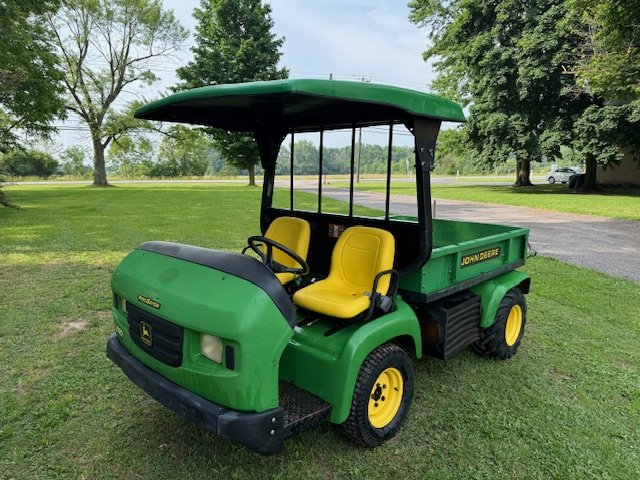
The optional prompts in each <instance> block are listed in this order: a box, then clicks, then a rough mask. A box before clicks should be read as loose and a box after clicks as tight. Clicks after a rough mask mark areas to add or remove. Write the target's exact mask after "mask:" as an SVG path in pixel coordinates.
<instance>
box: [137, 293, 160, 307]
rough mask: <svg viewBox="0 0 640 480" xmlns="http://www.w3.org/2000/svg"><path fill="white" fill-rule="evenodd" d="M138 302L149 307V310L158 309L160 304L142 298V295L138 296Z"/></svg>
mask: <svg viewBox="0 0 640 480" xmlns="http://www.w3.org/2000/svg"><path fill="white" fill-rule="evenodd" d="M138 301H139V302H141V303H144V304H145V305H149V306H150V307H151V308H155V309H156V310H157V309H158V308H160V304H159V303H158V302H156V301H155V300H151V299H150V298H147V297H143V296H142V295H138Z"/></svg>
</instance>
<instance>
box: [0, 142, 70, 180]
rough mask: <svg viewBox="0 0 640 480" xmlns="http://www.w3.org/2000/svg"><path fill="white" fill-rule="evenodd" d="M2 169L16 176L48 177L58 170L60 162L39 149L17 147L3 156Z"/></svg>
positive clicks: (0, 166) (0, 167)
mask: <svg viewBox="0 0 640 480" xmlns="http://www.w3.org/2000/svg"><path fill="white" fill-rule="evenodd" d="M1 162H2V164H1V165H0V169H2V170H4V171H5V172H6V173H7V175H9V176H14V177H30V176H34V177H42V178H48V177H50V176H51V175H53V174H54V173H56V171H57V170H58V162H57V160H55V159H54V158H53V157H52V156H51V155H49V154H48V153H46V152H41V151H39V150H24V149H16V150H13V151H10V152H9V153H7V154H5V155H3V156H2V160H1Z"/></svg>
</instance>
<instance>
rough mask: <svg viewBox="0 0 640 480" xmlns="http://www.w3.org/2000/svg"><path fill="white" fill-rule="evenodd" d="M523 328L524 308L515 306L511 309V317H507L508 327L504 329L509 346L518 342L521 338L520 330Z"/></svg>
mask: <svg viewBox="0 0 640 480" xmlns="http://www.w3.org/2000/svg"><path fill="white" fill-rule="evenodd" d="M521 328H522V307H521V306H520V305H517V304H516V305H514V306H513V307H511V311H510V312H509V316H508V317H507V325H506V327H505V329H504V339H505V341H506V342H507V345H508V346H510V347H511V346H512V345H513V344H514V343H516V340H518V337H519V336H520V329H521Z"/></svg>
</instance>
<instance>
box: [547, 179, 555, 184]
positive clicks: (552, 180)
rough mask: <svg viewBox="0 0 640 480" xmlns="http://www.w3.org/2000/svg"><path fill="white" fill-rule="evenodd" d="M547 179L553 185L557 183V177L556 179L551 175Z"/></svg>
mask: <svg viewBox="0 0 640 480" xmlns="http://www.w3.org/2000/svg"><path fill="white" fill-rule="evenodd" d="M547 181H548V182H549V183H550V184H551V185H553V184H554V183H556V179H555V178H553V177H549V178H548V179H547Z"/></svg>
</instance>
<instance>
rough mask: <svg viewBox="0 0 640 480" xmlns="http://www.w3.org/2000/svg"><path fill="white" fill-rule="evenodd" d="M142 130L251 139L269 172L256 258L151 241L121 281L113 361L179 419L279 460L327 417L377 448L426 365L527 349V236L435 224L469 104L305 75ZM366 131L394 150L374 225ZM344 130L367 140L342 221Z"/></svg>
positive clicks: (186, 109) (237, 87) (150, 109)
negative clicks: (164, 127)
mask: <svg viewBox="0 0 640 480" xmlns="http://www.w3.org/2000/svg"><path fill="white" fill-rule="evenodd" d="M136 117H137V118H141V119H147V120H157V121H165V122H183V123H189V124H196V125H203V126H207V127H215V128H220V129H225V130H228V131H231V132H246V133H248V134H250V135H251V136H253V138H255V141H256V143H257V146H258V149H259V152H260V160H261V166H262V168H263V170H264V180H263V186H262V202H261V209H260V226H261V231H260V232H256V235H255V236H251V237H250V238H248V239H247V247H246V248H245V250H244V251H243V252H229V251H222V250H215V249H210V248H203V247H199V246H191V245H182V244H176V243H169V242H162V241H152V242H147V243H143V244H142V245H139V246H138V247H136V248H135V249H134V250H133V251H132V252H131V253H129V254H128V255H127V256H126V257H125V258H124V259H123V260H122V262H121V263H120V264H119V266H118V267H117V269H116V270H115V272H114V274H113V279H112V283H111V287H112V290H113V318H114V322H115V333H114V334H113V335H111V336H110V337H109V339H108V343H107V355H108V357H109V358H110V359H111V360H112V361H113V362H114V363H115V364H116V365H117V366H119V367H120V368H121V369H122V371H123V372H124V373H125V375H126V376H127V377H129V379H130V380H131V381H132V382H133V383H135V384H136V385H138V386H139V387H140V388H141V389H143V390H144V391H145V392H147V393H148V394H149V395H151V396H152V397H153V398H155V399H156V400H157V401H158V402H160V403H162V404H163V405H165V406H166V407H167V408H169V409H170V410H172V411H174V412H176V413H177V414H179V415H181V416H183V417H185V418H187V419H189V420H191V421H192V422H195V423H196V424H198V425H199V426H201V427H202V428H204V429H206V430H210V431H211V432H213V433H215V434H216V435H218V436H220V437H223V438H226V439H229V440H233V441H236V442H240V443H242V444H244V445H246V446H247V447H248V448H250V449H252V450H255V451H257V452H260V453H263V454H273V453H277V452H280V451H281V450H282V449H283V445H284V441H285V439H286V438H288V437H289V436H291V435H293V434H296V433H298V432H301V431H303V430H305V429H307V428H309V427H312V426H314V425H317V424H319V423H322V422H331V423H333V424H336V425H340V426H341V429H342V431H343V432H344V433H345V434H346V435H347V436H348V437H349V438H350V439H351V440H353V441H354V442H356V443H357V444H360V445H363V446H366V447H375V446H377V445H380V444H382V443H383V442H385V441H386V440H388V439H389V438H391V437H393V436H394V435H395V434H396V432H397V431H398V429H399V428H400V426H401V424H402V423H403V421H404V419H405V417H406V416H407V412H408V411H409V408H410V405H411V399H412V396H413V390H414V367H413V363H414V362H415V361H420V359H421V358H422V357H423V355H430V356H434V357H437V358H440V359H445V360H446V359H448V358H450V357H451V356H452V355H454V354H455V353H457V352H459V351H461V350H462V349H465V348H467V347H472V348H473V349H474V350H475V351H476V352H478V353H479V354H480V355H481V356H484V357H489V358H494V359H507V358H509V357H511V356H512V355H513V354H514V353H515V352H516V350H517V348H518V346H519V345H520V342H521V340H522V335H523V332H524V326H525V322H526V315H527V308H526V303H525V296H524V295H525V294H526V293H528V291H529V285H530V278H529V277H528V276H527V275H526V274H525V273H522V272H520V271H518V270H517V268H518V267H520V266H522V265H523V264H524V262H525V259H526V256H527V236H528V231H527V230H526V229H523V228H517V227H508V226H499V225H488V224H482V223H471V222H460V221H452V220H444V219H439V218H433V212H432V204H431V191H430V172H431V170H432V169H433V166H434V156H435V151H436V140H437V135H438V131H439V129H440V125H441V123H442V122H443V121H449V122H462V121H464V115H463V112H462V110H461V108H460V107H459V106H458V105H456V104H455V103H453V102H450V101H448V100H446V99H443V98H439V97H436V96H433V95H429V94H426V93H421V92H416V91H411V90H406V89H402V88H396V87H391V86H385V85H376V84H371V83H357V82H344V81H335V80H303V79H295V80H278V81H269V82H254V83H244V84H234V85H215V86H209V87H203V88H197V89H193V90H188V91H185V92H181V93H177V94H175V95H171V96H169V97H166V98H164V99H161V100H158V101H156V102H153V103H150V104H148V105H145V106H143V107H141V108H140V109H139V110H138V111H137V112H136ZM398 126H402V127H404V128H406V130H407V131H408V132H409V135H410V136H412V137H413V138H412V142H413V145H414V147H415V163H413V162H412V163H413V165H411V172H410V174H411V176H412V178H413V179H414V182H415V186H416V198H415V201H416V202H415V203H416V211H415V214H414V215H407V214H404V215H397V214H395V212H393V211H391V208H390V200H391V199H392V196H391V194H390V189H391V188H390V187H391V163H392V155H393V148H392V144H393V140H394V137H393V132H394V128H395V127H398ZM364 127H375V128H377V129H379V130H380V129H383V131H387V132H388V140H389V142H388V143H389V146H388V154H387V158H386V159H384V160H382V164H383V167H384V168H385V169H386V177H385V178H384V179H382V182H381V184H382V185H384V186H385V187H386V191H385V194H384V198H385V202H384V210H382V208H381V209H380V212H379V215H373V216H372V215H371V214H370V215H367V216H365V215H358V214H356V212H357V211H359V209H358V208H357V207H358V205H357V204H356V203H355V202H354V190H355V189H354V177H355V176H356V175H357V172H356V163H357V162H356V159H355V154H354V151H355V143H356V131H358V130H359V129H360V128H364ZM337 130H342V131H344V130H347V131H349V132H351V161H350V175H349V181H348V183H349V187H348V190H346V188H345V199H346V200H347V203H348V206H347V207H346V208H345V211H344V213H329V212H327V211H326V209H325V208H324V206H323V205H324V204H323V199H324V198H325V193H326V191H325V192H323V187H324V188H325V189H326V188H327V187H326V186H325V185H323V183H324V182H323V180H322V174H323V172H324V171H325V168H324V167H323V162H325V159H324V158H323V153H322V152H323V151H324V149H323V141H324V139H325V137H326V136H327V135H328V134H330V133H331V132H333V131H337ZM308 132H315V133H317V134H318V138H319V150H318V151H319V152H320V153H319V158H318V162H319V168H318V179H317V182H315V183H314V185H316V186H317V188H316V187H314V192H315V193H316V198H317V208H314V209H311V210H310V209H308V208H307V209H303V208H298V207H297V206H296V205H294V194H293V185H294V184H293V175H294V173H295V171H296V169H295V165H294V158H295V155H294V152H293V150H294V142H293V138H294V136H295V135H301V134H303V135H304V134H307V133H308ZM287 137H290V138H291V147H290V153H291V154H290V157H289V158H286V157H285V159H284V160H283V156H282V155H281V154H279V152H280V148H281V146H282V144H283V142H284V140H285V138H287ZM278 162H285V163H289V165H288V167H287V168H288V172H290V175H291V179H290V182H285V183H284V187H283V188H284V190H282V189H280V188H275V187H274V183H275V179H276V166H277V164H278ZM288 187H290V188H288ZM287 189H288V190H287ZM281 191H285V192H288V193H285V196H288V195H289V194H290V198H289V199H288V202H287V203H288V204H285V205H284V206H283V205H280V204H275V203H274V201H273V199H274V193H275V192H281ZM185 208H188V206H186V207H185ZM211 208H212V209H215V208H216V206H215V205H212V207H211ZM256 213H257V212H256ZM219 214H220V215H229V214H230V212H220V213H219ZM487 368H491V364H487Z"/></svg>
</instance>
